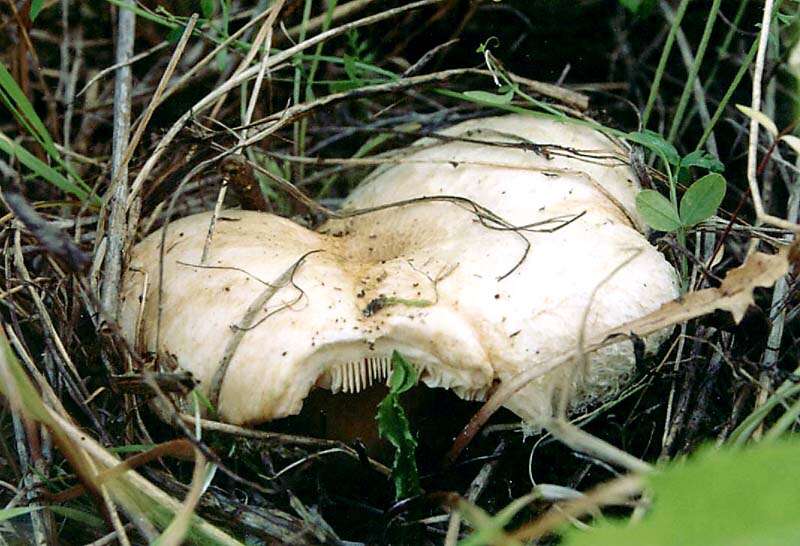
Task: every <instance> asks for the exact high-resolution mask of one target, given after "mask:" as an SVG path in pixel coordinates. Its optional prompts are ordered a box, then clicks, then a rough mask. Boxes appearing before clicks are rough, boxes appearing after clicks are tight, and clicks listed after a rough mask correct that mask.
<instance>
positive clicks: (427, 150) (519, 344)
mask: <svg viewBox="0 0 800 546" xmlns="http://www.w3.org/2000/svg"><path fill="white" fill-rule="evenodd" d="M626 157H627V153H626V149H625V148H624V147H623V146H622V145H621V144H619V143H617V142H615V141H613V140H612V139H610V138H609V137H607V136H605V135H603V134H601V133H599V132H597V131H595V130H593V129H591V128H588V127H586V126H581V125H577V124H568V123H562V122H558V121H553V120H549V119H540V118H537V117H531V116H523V115H509V116H502V117H494V118H484V119H477V120H471V121H467V122H464V123H460V124H458V125H455V126H453V127H450V128H449V129H446V130H444V131H442V132H441V133H439V134H438V135H437V136H436V137H434V138H426V139H423V140H420V141H418V142H417V143H415V144H414V145H413V146H411V147H410V148H409V149H407V150H404V151H403V152H402V154H400V155H399V156H397V157H396V159H395V160H394V161H393V163H394V164H393V165H391V166H388V167H387V168H383V169H378V171H376V172H375V173H373V174H372V175H371V176H370V178H369V179H368V180H367V181H365V182H364V183H363V184H362V185H361V186H360V187H359V188H358V189H356V190H355V192H354V193H353V194H352V195H351V196H350V197H349V198H348V200H347V201H346V203H345V206H344V208H343V214H342V215H340V216H341V217H340V218H337V219H332V220H329V221H328V222H327V223H325V224H323V225H322V226H321V227H320V228H319V229H318V230H317V231H311V230H309V229H307V228H305V227H301V226H299V225H297V224H295V223H293V222H291V221H290V220H287V219H284V218H281V217H278V216H275V215H272V214H268V213H263V212H255V211H240V210H225V211H223V212H222V213H221V214H220V217H219V218H218V220H217V222H216V226H215V229H214V232H213V237H212V238H211V239H210V241H208V240H207V237H208V232H209V223H210V221H211V217H212V215H211V213H202V214H195V215H192V216H189V217H186V218H183V219H181V220H178V221H175V222H172V223H171V224H169V225H168V227H167V228H166V229H167V232H166V235H165V236H164V234H163V233H162V232H161V231H160V230H159V231H157V232H155V233H153V234H151V235H150V236H148V237H147V238H145V239H144V240H143V241H142V242H141V243H139V244H138V245H136V247H135V248H134V249H133V252H132V256H131V259H130V265H129V268H128V270H127V273H126V275H125V278H124V290H123V298H124V302H123V307H122V314H121V325H122V329H123V332H124V335H125V336H126V338H127V339H128V340H129V341H130V342H131V343H134V344H135V345H136V346H137V347H138V348H140V349H141V350H144V351H147V352H151V353H158V354H159V355H160V356H161V357H162V358H161V359H160V360H161V361H162V362H166V361H173V362H175V363H177V366H179V367H180V368H182V369H185V370H189V371H190V372H192V374H194V376H195V377H196V378H197V379H198V380H199V384H200V388H201V389H203V390H204V391H205V392H206V393H207V394H208V395H209V396H210V397H211V398H212V401H213V402H214V403H215V404H216V407H217V410H218V412H219V415H220V416H221V418H222V419H224V420H226V421H228V422H231V423H235V424H243V423H246V424H254V423H258V422H263V421H267V420H272V419H277V418H281V417H285V416H288V415H293V414H297V413H298V412H299V411H300V409H301V407H302V404H303V400H304V399H305V398H306V396H307V395H308V394H309V392H310V391H311V390H312V389H314V388H323V389H329V390H330V391H332V392H334V393H336V392H358V391H361V390H362V389H364V388H366V387H367V386H370V385H372V384H375V383H379V382H384V381H385V380H386V378H387V376H388V375H389V373H390V366H391V354H392V352H393V351H394V350H397V351H399V352H400V353H401V354H403V355H404V356H405V357H406V358H407V360H409V361H410V362H412V363H414V365H415V366H416V367H417V369H418V370H419V371H420V378H421V381H422V382H424V383H425V384H427V385H428V386H430V387H442V388H447V389H451V390H453V391H455V392H456V393H457V394H458V395H459V396H460V397H462V398H465V399H470V400H474V399H482V398H484V397H485V396H486V394H487V393H488V391H489V390H490V389H491V388H492V386H493V385H494V383H495V382H496V381H501V382H502V381H504V380H507V379H508V378H510V377H512V376H514V375H516V374H518V373H520V372H521V371H523V370H525V369H528V368H530V367H535V366H541V365H543V364H544V363H546V362H548V361H549V360H551V359H553V358H554V357H555V356H557V355H559V354H561V353H563V352H564V351H565V350H568V349H571V348H573V347H575V346H577V344H579V343H580V342H581V339H583V338H584V337H586V338H588V337H590V336H592V335H596V334H599V333H601V332H604V331H606V330H608V329H611V328H613V327H615V326H618V325H620V324H622V323H624V322H626V321H629V320H632V319H635V318H638V317H641V316H643V315H645V314H647V313H649V312H651V311H654V310H655V309H657V308H658V307H659V306H660V305H661V304H662V303H664V302H666V301H668V300H671V299H673V298H675V297H676V296H677V295H678V283H677V279H676V273H675V270H674V268H673V267H672V266H671V265H670V264H669V263H668V262H667V261H666V260H665V259H664V257H663V256H662V255H661V254H660V253H659V252H658V251H657V250H656V249H655V248H654V247H653V246H652V245H650V244H649V242H648V241H647V238H646V236H645V227H644V224H643V222H642V220H641V218H640V217H639V215H638V214H637V211H636V208H635V205H634V198H635V195H636V193H637V191H638V190H639V185H638V182H637V181H636V179H635V177H634V174H633V173H632V171H631V170H630V168H629V167H628V165H627V162H626V159H625V158H626ZM162 236H164V245H165V246H164V248H163V251H164V252H163V261H162V259H161V258H160V249H161V245H162ZM206 246H208V248H207V253H206V260H205V262H203V263H201V257H202V256H203V254H204V247H206ZM162 263H163V271H162V272H161V273H162V276H161V277H159V267H160V264H162ZM159 278H161V279H162V280H161V282H160V283H159ZM159 284H160V285H161V286H160V289H161V290H160V297H159ZM159 308H160V309H161V310H160V312H159ZM159 315H160V316H159ZM662 337H663V336H660V335H656V336H653V337H651V338H649V339H648V340H647V347H648V349H649V350H652V349H653V348H654V347H655V346H656V345H657V343H658V342H659V341H660V339H661V338H662ZM622 345H624V344H617V345H615V346H613V347H610V348H607V349H604V350H601V351H599V352H598V353H596V354H593V355H591V356H590V357H589V362H588V365H587V367H586V369H585V370H584V373H581V374H572V373H568V372H571V369H570V370H563V369H557V370H555V371H553V372H550V373H548V374H546V375H544V376H543V377H540V378H539V379H538V380H537V381H535V382H533V383H531V384H529V385H528V386H527V387H525V388H524V389H522V390H521V391H519V392H518V393H517V394H516V395H515V396H514V397H513V398H512V399H511V400H510V402H509V403H508V407H509V408H510V409H511V410H512V411H514V412H515V413H517V414H518V415H520V416H521V417H523V418H524V419H526V420H529V421H532V422H533V423H535V422H536V420H537V419H538V418H540V417H549V416H551V415H552V412H553V400H554V395H555V394H556V393H557V392H559V389H560V386H562V385H564V384H565V379H566V380H567V381H569V382H571V385H570V386H569V392H570V398H569V400H570V407H571V408H572V409H578V408H580V407H582V406H584V405H585V404H588V403H590V402H592V401H594V400H596V399H598V398H604V397H607V396H609V395H611V394H613V393H614V392H616V391H617V389H619V387H620V386H621V385H623V384H624V382H625V379H626V378H627V377H628V376H629V375H630V374H631V373H632V371H633V369H634V355H633V349H632V347H630V346H627V347H623V346H622ZM164 357H169V358H164Z"/></svg>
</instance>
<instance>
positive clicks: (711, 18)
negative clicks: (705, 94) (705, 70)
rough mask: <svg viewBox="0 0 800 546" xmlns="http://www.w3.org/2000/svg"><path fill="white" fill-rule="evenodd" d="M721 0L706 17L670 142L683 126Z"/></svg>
mask: <svg viewBox="0 0 800 546" xmlns="http://www.w3.org/2000/svg"><path fill="white" fill-rule="evenodd" d="M721 2H722V0H714V2H713V4H711V11H710V12H709V14H708V19H706V26H705V28H704V29H703V37H702V38H701V39H700V46H699V47H698V48H697V53H696V54H695V56H694V62H693V63H692V66H691V68H690V69H689V77H688V78H687V79H686V83H685V84H684V86H683V92H682V93H681V98H680V100H679V101H678V108H677V109H676V110H675V115H674V116H673V118H672V126H671V127H670V129H669V134H668V135H667V140H668V141H669V142H674V140H675V137H676V136H677V134H678V129H679V128H680V126H681V120H682V119H683V114H684V113H685V112H686V105H687V104H688V103H689V94H690V93H691V92H692V87H693V86H694V81H695V80H696V79H697V74H698V72H699V71H700V65H701V64H703V57H705V54H706V48H707V47H708V42H709V40H710V39H711V31H712V30H713V29H714V23H715V22H716V20H717V15H718V14H719V5H720V3H721ZM676 28H677V27H676Z"/></svg>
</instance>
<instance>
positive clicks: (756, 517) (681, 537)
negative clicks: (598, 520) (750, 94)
mask: <svg viewBox="0 0 800 546" xmlns="http://www.w3.org/2000/svg"><path fill="white" fill-rule="evenodd" d="M798 460H800V443H798V442H797V441H796V440H795V441H792V442H777V443H765V442H762V443H760V444H758V445H756V446H754V447H752V448H750V449H747V450H744V451H739V450H734V449H728V450H724V451H720V450H717V449H714V448H710V447H709V448H706V449H705V450H703V451H702V452H701V453H700V454H698V455H696V456H694V457H692V458H691V459H690V460H689V461H688V462H684V463H676V464H672V465H671V466H670V467H668V468H664V469H661V470H660V471H659V472H657V473H655V474H653V475H651V476H649V477H648V481H649V485H650V488H651V492H652V495H653V506H652V509H651V510H650V511H649V513H648V514H647V515H645V517H644V518H643V519H642V521H640V522H639V523H638V524H635V525H631V524H630V523H629V522H627V521H626V522H618V521H610V522H606V523H604V524H601V525H599V526H598V527H597V528H595V529H592V531H591V532H588V533H587V532H582V531H576V530H569V531H568V532H567V536H566V537H565V540H564V541H563V545H564V546H642V545H647V546H673V545H686V546H694V545H702V546H783V545H787V544H800V518H798V517H797V509H796V507H797V505H798V504H797V484H798V483H800V465H798V464H797V461H798Z"/></svg>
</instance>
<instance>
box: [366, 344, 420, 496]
mask: <svg viewBox="0 0 800 546" xmlns="http://www.w3.org/2000/svg"><path fill="white" fill-rule="evenodd" d="M417 378H418V377H417V372H416V370H415V369H414V367H413V366H412V365H411V364H409V363H408V362H407V361H406V360H405V359H404V358H403V357H402V356H401V355H400V353H398V352H397V351H395V352H394V353H392V376H391V378H390V379H389V394H387V395H386V397H385V398H384V399H383V400H382V401H381V403H380V404H378V415H377V416H376V419H377V420H378V433H379V434H380V435H381V436H382V437H383V438H386V439H387V440H389V442H390V443H391V444H392V445H393V446H394V448H395V454H394V463H393V464H392V477H393V478H394V487H395V495H396V497H397V498H398V499H403V498H406V497H411V496H414V495H418V494H419V493H420V492H421V488H420V485H419V472H418V471H417V459H416V451H417V441H416V439H414V436H413V435H412V434H411V429H410V425H409V423H408V418H407V417H406V413H405V411H404V410H403V407H402V406H401V405H400V395H401V394H402V393H404V392H406V391H407V390H409V389H411V388H412V387H413V386H414V385H416V383H417Z"/></svg>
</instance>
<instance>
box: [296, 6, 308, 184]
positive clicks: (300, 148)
mask: <svg viewBox="0 0 800 546" xmlns="http://www.w3.org/2000/svg"><path fill="white" fill-rule="evenodd" d="M312 4H313V2H312V1H311V0H305V5H304V6H303V22H302V24H301V25H300V35H299V36H298V40H297V41H298V43H302V42H304V41H305V39H306V28H307V27H308V20H309V19H310V18H311V5H312ZM294 62H295V67H294V86H293V88H292V103H293V104H300V82H301V80H302V79H303V66H302V62H303V61H302V57H300V56H297V57H295V58H294ZM304 129H305V127H304V126H303V124H302V123H300V122H296V123H295V124H294V128H293V131H292V132H293V136H294V155H296V156H300V155H303V153H304V151H305V130H304ZM303 170H304V169H303V164H302V163H301V164H299V165H297V180H296V181H295V182H296V183H300V182H301V181H302V180H303Z"/></svg>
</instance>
